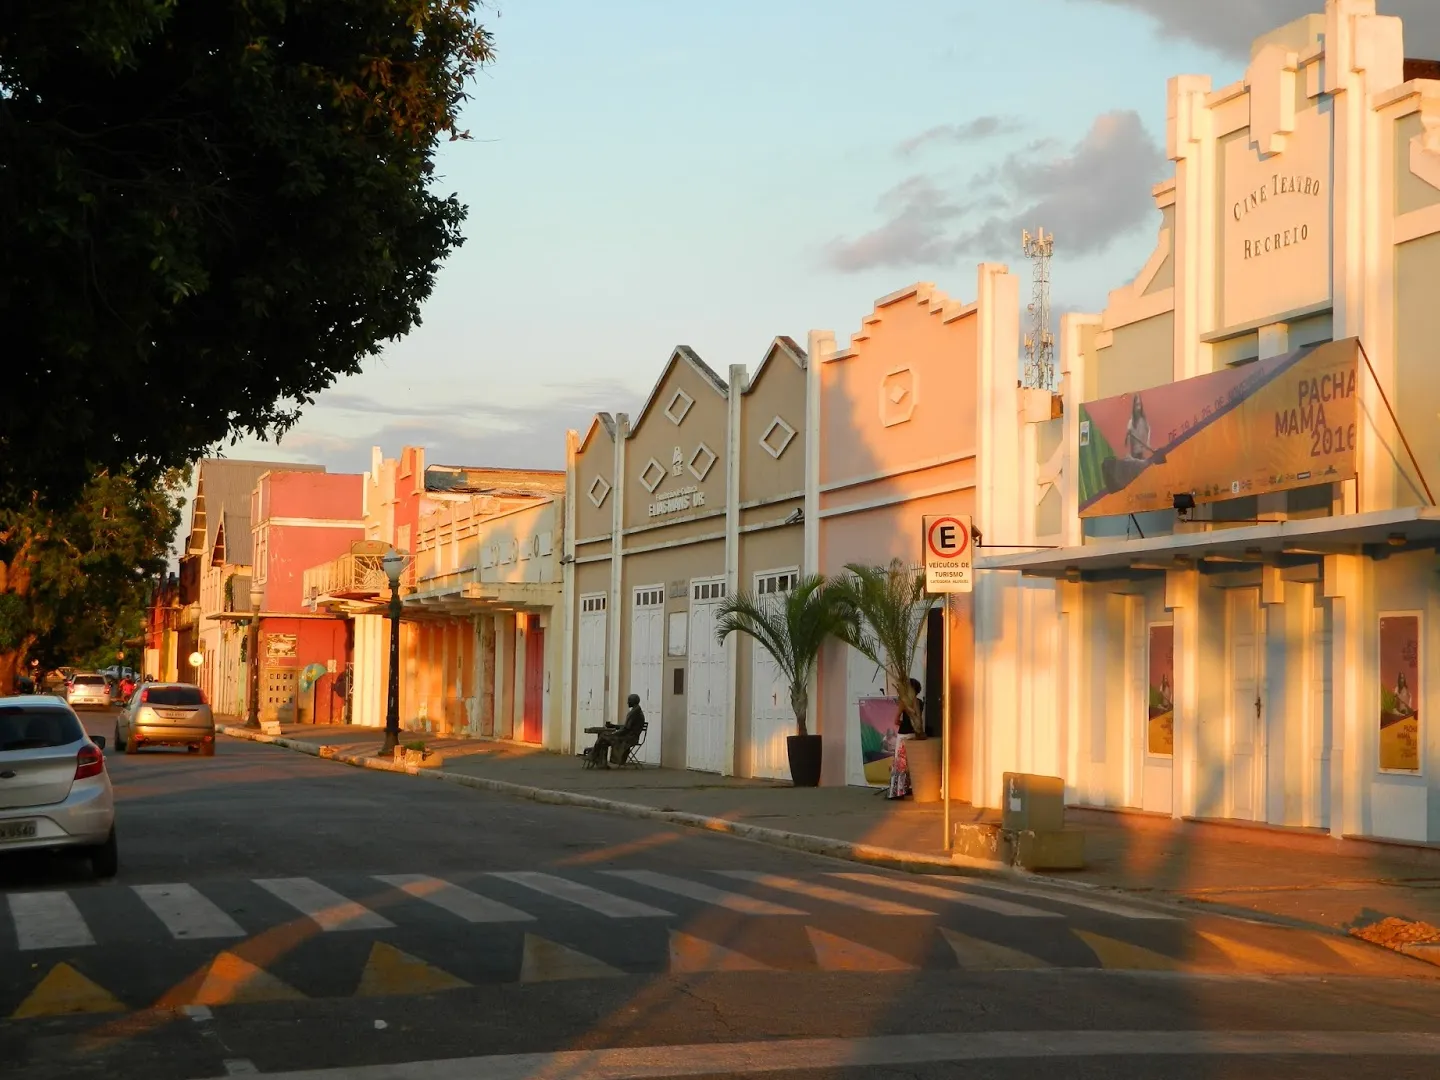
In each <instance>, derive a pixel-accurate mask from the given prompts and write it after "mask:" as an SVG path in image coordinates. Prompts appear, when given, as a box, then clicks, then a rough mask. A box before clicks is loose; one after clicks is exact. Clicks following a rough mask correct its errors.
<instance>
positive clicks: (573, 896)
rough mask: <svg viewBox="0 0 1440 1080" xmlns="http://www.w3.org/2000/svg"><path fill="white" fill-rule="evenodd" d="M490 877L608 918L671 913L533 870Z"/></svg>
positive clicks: (651, 916)
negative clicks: (567, 902) (521, 886)
mask: <svg viewBox="0 0 1440 1080" xmlns="http://www.w3.org/2000/svg"><path fill="white" fill-rule="evenodd" d="M490 876H491V877H495V878H499V879H501V880H502V881H509V882H512V883H514V884H516V885H523V886H525V888H527V889H534V890H535V891H536V892H538V893H544V894H545V895H546V896H553V897H555V898H556V899H557V900H568V901H569V902H570V903H572V904H578V905H579V906H580V907H583V908H589V909H590V910H591V911H595V912H599V913H600V914H601V915H608V916H609V917H610V918H612V919H634V918H654V917H656V916H659V917H661V918H664V917H666V916H669V915H670V914H671V913H670V912H668V911H662V910H661V909H660V908H656V907H651V906H650V905H649V904H641V903H637V902H636V901H634V900H627V899H625V897H623V896H615V895H613V894H611V893H607V892H601V891H600V890H599V889H592V888H591V887H590V886H589V885H582V884H580V883H579V882H578V881H569V880H567V879H565V878H561V877H555V876H553V875H551V874H540V873H536V872H534V871H532V870H515V871H507V872H504V873H499V872H497V873H492V874H491V875H490Z"/></svg>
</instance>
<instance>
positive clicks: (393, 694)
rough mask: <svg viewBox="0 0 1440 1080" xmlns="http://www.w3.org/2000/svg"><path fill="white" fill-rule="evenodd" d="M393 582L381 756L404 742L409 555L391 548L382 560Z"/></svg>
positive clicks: (382, 564) (391, 752)
mask: <svg viewBox="0 0 1440 1080" xmlns="http://www.w3.org/2000/svg"><path fill="white" fill-rule="evenodd" d="M380 565H381V566H382V567H384V568H385V577H386V578H388V579H389V581H390V678H389V679H388V680H387V681H388V686H387V688H386V693H385V741H384V742H383V743H381V744H380V756H381V757H384V756H386V755H389V754H393V753H395V748H396V747H397V746H399V745H400V611H401V607H400V573H401V571H402V570H404V569H405V556H404V555H402V554H401V553H400V552H398V551H396V550H395V549H394V548H391V549H390V550H389V551H387V552H386V553H385V557H384V558H383V559H381V560H380Z"/></svg>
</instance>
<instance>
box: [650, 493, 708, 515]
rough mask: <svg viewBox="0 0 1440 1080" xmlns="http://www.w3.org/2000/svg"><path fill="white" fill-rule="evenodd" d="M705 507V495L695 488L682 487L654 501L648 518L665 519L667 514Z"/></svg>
mask: <svg viewBox="0 0 1440 1080" xmlns="http://www.w3.org/2000/svg"><path fill="white" fill-rule="evenodd" d="M704 505H705V493H704V492H703V491H701V490H700V489H699V488H697V487H693V486H692V487H683V488H677V489H676V490H674V491H672V492H670V493H669V494H668V495H665V496H664V497H663V498H659V499H656V500H655V501H654V502H652V503H651V504H650V516H651V517H652V518H655V517H665V516H666V515H667V514H679V513H681V512H683V511H685V510H690V509H696V510H698V509H699V508H700V507H702V506H704Z"/></svg>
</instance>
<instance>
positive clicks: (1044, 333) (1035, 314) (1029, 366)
mask: <svg viewBox="0 0 1440 1080" xmlns="http://www.w3.org/2000/svg"><path fill="white" fill-rule="evenodd" d="M1023 236H1024V239H1023V240H1022V243H1023V244H1024V247H1025V257H1026V258H1027V259H1029V260H1030V261H1031V263H1033V264H1034V267H1035V269H1034V276H1033V279H1032V289H1031V296H1030V306H1029V308H1027V309H1026V310H1027V311H1029V312H1030V330H1029V332H1028V333H1027V334H1026V335H1025V373H1024V375H1023V376H1022V378H1021V383H1022V385H1024V386H1027V387H1032V388H1035V389H1039V390H1049V391H1050V392H1051V393H1052V394H1053V393H1054V392H1055V335H1054V334H1052V333H1051V332H1050V256H1051V255H1053V254H1054V253H1055V237H1054V235H1053V234H1050V233H1047V232H1046V231H1045V230H1044V229H1041V230H1039V233H1038V234H1037V235H1035V236H1031V235H1030V233H1029V230H1026V232H1025V233H1024V234H1023Z"/></svg>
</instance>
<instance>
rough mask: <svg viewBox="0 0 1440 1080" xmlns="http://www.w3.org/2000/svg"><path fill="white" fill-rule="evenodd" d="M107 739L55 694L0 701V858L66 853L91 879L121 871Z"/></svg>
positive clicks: (7, 698)
mask: <svg viewBox="0 0 1440 1080" xmlns="http://www.w3.org/2000/svg"><path fill="white" fill-rule="evenodd" d="M104 751H105V740H104V739H103V738H101V737H100V736H98V735H97V736H93V737H92V736H88V735H86V734H85V728H84V727H83V726H82V725H81V723H80V718H79V717H78V716H76V715H75V711H74V710H73V709H71V708H70V706H69V705H67V704H65V702H63V701H61V700H60V699H59V698H54V697H35V696H30V697H4V698H0V855H5V854H9V853H12V852H16V851H30V850H35V849H46V848H49V849H68V850H72V851H76V852H79V853H83V854H84V855H86V856H87V857H88V858H89V859H90V867H91V869H92V871H93V872H94V874H95V876H96V877H101V878H106V877H113V876H114V875H115V873H116V872H117V870H118V869H119V866H120V858H119V849H118V847H117V846H116V843H115V793H114V791H113V789H112V788H111V786H110V774H109V772H107V771H106V769H105V752H104Z"/></svg>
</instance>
